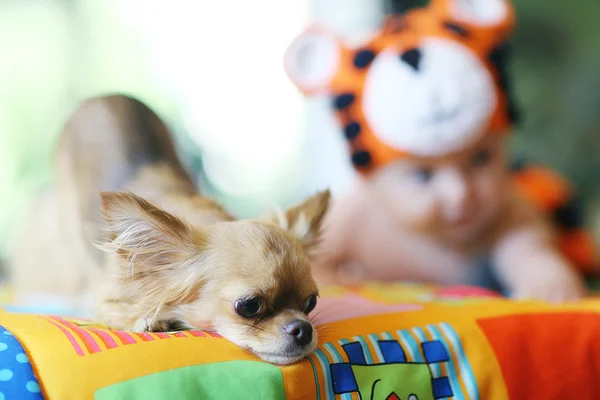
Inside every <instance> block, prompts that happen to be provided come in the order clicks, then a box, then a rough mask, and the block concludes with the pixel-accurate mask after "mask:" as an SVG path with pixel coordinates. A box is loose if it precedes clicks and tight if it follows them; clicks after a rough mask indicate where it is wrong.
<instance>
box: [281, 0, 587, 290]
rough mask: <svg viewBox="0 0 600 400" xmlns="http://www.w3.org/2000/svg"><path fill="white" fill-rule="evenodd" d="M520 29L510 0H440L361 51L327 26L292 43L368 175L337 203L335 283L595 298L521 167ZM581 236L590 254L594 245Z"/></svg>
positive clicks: (328, 254) (325, 260) (328, 252)
mask: <svg viewBox="0 0 600 400" xmlns="http://www.w3.org/2000/svg"><path fill="white" fill-rule="evenodd" d="M513 22H514V14H513V9H512V7H511V5H510V4H509V3H508V2H506V1H505V0H475V1H469V2H467V1H460V0H432V1H431V2H430V4H429V6H427V7H426V8H422V9H416V10H413V11H411V12H409V13H407V14H406V15H405V16H403V17H398V16H394V17H391V18H389V20H388V21H387V22H386V23H385V25H384V27H383V28H382V30H381V31H380V32H378V33H377V34H375V35H374V36H373V37H372V38H371V39H370V40H369V41H367V42H366V43H364V44H363V45H362V46H360V47H357V48H350V47H349V46H347V45H345V44H343V43H341V41H340V40H338V39H336V38H335V37H334V36H332V35H331V34H329V33H327V32H325V31H323V30H321V29H310V30H308V31H307V32H305V33H304V34H303V35H301V36H300V37H299V38H298V39H297V40H296V41H295V42H294V43H293V44H292V45H291V46H290V48H289V49H288V52H287V54H286V59H285V64H286V70H287V72H288V75H289V76H290V77H291V78H292V80H293V81H294V82H295V83H296V84H297V86H298V87H299V88H300V89H301V90H302V91H303V92H305V93H307V94H319V93H327V94H328V95H330V96H331V98H332V107H333V109H334V110H335V112H336V117H337V120H338V122H339V124H340V128H341V129H342V131H343V133H344V135H345V137H346V139H347V141H348V145H349V149H350V151H351V158H352V163H353V165H354V167H355V168H356V169H357V170H358V171H359V172H360V173H361V174H360V175H361V177H360V179H359V182H358V183H357V185H356V186H355V187H354V188H353V190H351V191H350V192H349V193H345V194H344V195H343V196H341V197H338V198H337V199H335V201H334V203H333V208H332V209H331V212H330V215H329V220H328V225H327V229H326V230H325V234H324V239H323V243H322V247H321V250H322V255H321V257H320V260H319V262H318V263H317V265H316V267H315V273H316V274H317V276H318V277H319V279H320V280H321V282H340V281H341V282H343V283H354V282H359V281H361V280H364V279H374V280H397V279H405V280H416V281H423V282H432V283H442V284H478V285H483V286H488V287H493V288H499V289H501V290H503V291H504V292H506V293H508V294H510V295H512V296H514V297H516V298H536V299H542V300H547V301H554V302H561V301H567V300H574V299H577V298H579V297H581V296H583V295H584V292H585V290H584V283H583V279H582V276H581V274H580V273H579V272H578V271H577V270H576V269H575V268H574V264H573V263H572V262H571V260H570V259H569V258H568V257H566V256H565V253H564V252H562V251H561V246H559V242H558V238H557V235H556V232H555V231H554V230H553V227H552V226H551V225H550V224H549V223H548V221H546V219H545V215H544V213H543V212H542V210H540V208H539V207H535V204H534V203H533V202H531V201H529V199H527V198H526V196H524V194H526V193H524V192H523V191H522V190H519V189H518V188H519V186H517V185H515V179H514V176H513V175H512V174H511V171H510V168H509V165H508V159H509V157H508V146H507V136H508V135H507V133H508V132H509V131H510V127H511V124H512V122H513V118H514V114H515V113H514V109H513V105H512V102H511V99H510V96H509V93H508V90H507V79H506V75H505V61H506V57H505V56H506V52H505V46H504V42H505V41H506V38H507V36H508V34H509V33H510V30H511V28H512V26H513ZM562 200H565V199H562ZM559 205H560V204H556V205H555V207H558V206H559ZM579 239H581V240H582V241H583V242H585V243H584V245H583V247H582V248H584V250H585V251H587V250H589V249H588V248H587V247H586V246H587V245H588V244H589V243H588V242H589V237H583V238H579V237H578V239H577V240H579ZM588 247H589V246H588ZM586 257H587V254H586ZM584 258H585V257H584ZM587 258H589V257H587Z"/></svg>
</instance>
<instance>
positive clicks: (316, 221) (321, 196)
mask: <svg viewBox="0 0 600 400" xmlns="http://www.w3.org/2000/svg"><path fill="white" fill-rule="evenodd" d="M330 199H331V192H330V191H329V190H324V191H321V192H318V193H316V194H315V195H313V196H311V197H309V198H307V199H306V200H304V202H302V203H300V204H297V205H294V206H292V207H290V208H289V209H287V210H286V211H285V212H280V213H278V214H276V215H274V216H270V217H269V219H270V221H271V222H272V223H275V224H276V225H278V226H279V227H280V228H282V229H285V230H287V231H289V232H291V233H292V234H293V235H294V236H296V237H297V238H298V239H300V241H301V242H302V245H303V246H304V247H305V248H306V249H307V250H312V247H313V246H315V245H316V244H318V242H319V240H320V235H321V229H322V228H323V220H324V219H325V215H326V213H327V210H328V208H329V202H330Z"/></svg>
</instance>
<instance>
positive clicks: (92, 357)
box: [0, 284, 600, 400]
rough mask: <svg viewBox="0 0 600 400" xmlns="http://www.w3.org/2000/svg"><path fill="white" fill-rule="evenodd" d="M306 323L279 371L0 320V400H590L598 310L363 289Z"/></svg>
mask: <svg viewBox="0 0 600 400" xmlns="http://www.w3.org/2000/svg"><path fill="white" fill-rule="evenodd" d="M313 318H314V320H315V325H316V326H317V327H318V328H317V329H318V331H319V334H320V346H319V348H318V349H317V351H316V352H315V353H314V354H313V355H312V356H311V357H310V358H309V359H307V360H305V361H303V362H301V363H298V364H296V365H292V366H288V367H278V366H274V365H270V364H267V363H264V362H261V361H260V360H258V359H257V358H256V357H254V356H253V355H251V354H248V353H246V352H245V351H243V350H241V349H239V348H238V347H236V346H235V345H233V344H232V343H230V342H228V341H227V340H226V339H223V338H221V337H219V336H218V335H216V334H211V333H207V332H199V331H189V332H180V333H173V334H166V333H152V334H143V333H131V332H121V331H111V330H108V329H107V328H106V327H105V326H102V325H97V324H93V323H90V322H88V321H83V320H75V319H69V318H61V317H58V316H51V315H36V314H24V313H15V312H8V311H0V400H12V399H19V400H21V399H42V398H46V399H58V400H68V399H77V400H81V399H96V400H107V399H110V400H117V399H127V400H136V399H144V400H148V399H178V400H187V399H213V398H214V399H319V400H332V399H343V400H346V399H358V398H361V399H374V400H396V399H401V400H417V399H418V400H433V399H442V398H452V399H507V398H511V399H529V400H532V399H544V400H547V399H555V398H564V399H566V398H577V399H580V400H583V399H598V398H600V394H599V393H600V382H599V380H598V379H597V378H596V377H597V376H600V362H598V361H597V360H600V341H599V340H598V337H600V299H587V300H584V301H581V302H578V303H573V304H568V305H562V306H551V305H547V304H543V303H540V302H533V301H527V302H516V301H510V300H507V299H504V298H502V297H500V296H498V295H497V294H496V293H494V292H489V291H485V290H481V289H475V288H469V287H454V288H442V289H440V288H436V287H432V286H422V285H409V284H386V285H384V284H365V285H363V286H360V287H352V288H351V287H345V288H343V287H336V288H329V289H328V290H326V291H325V292H324V293H323V295H322V299H321V301H320V305H319V307H318V308H317V311H316V312H315V313H314V316H313Z"/></svg>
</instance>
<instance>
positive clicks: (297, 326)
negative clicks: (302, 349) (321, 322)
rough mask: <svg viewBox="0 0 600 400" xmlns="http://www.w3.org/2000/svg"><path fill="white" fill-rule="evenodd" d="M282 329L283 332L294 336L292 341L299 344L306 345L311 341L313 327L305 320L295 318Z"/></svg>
mask: <svg viewBox="0 0 600 400" xmlns="http://www.w3.org/2000/svg"><path fill="white" fill-rule="evenodd" d="M283 329H284V330H285V333H287V334H288V335H291V336H293V337H294V341H295V342H296V344H297V345H299V346H306V345H307V344H309V343H310V342H311V341H312V336H313V327H312V325H311V324H309V323H308V322H307V321H302V320H300V319H295V320H293V321H292V322H290V323H289V324H287V325H286V326H285V327H284V328H283Z"/></svg>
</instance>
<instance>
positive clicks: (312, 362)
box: [307, 357, 321, 400]
mask: <svg viewBox="0 0 600 400" xmlns="http://www.w3.org/2000/svg"><path fill="white" fill-rule="evenodd" d="M307 358H308V362H310V366H311V367H312V370H313V376H314V377H315V386H316V389H317V392H316V393H315V399H317V400H321V384H320V383H319V374H318V373H317V366H316V365H315V363H314V361H313V360H312V359H311V358H310V357H307Z"/></svg>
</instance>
